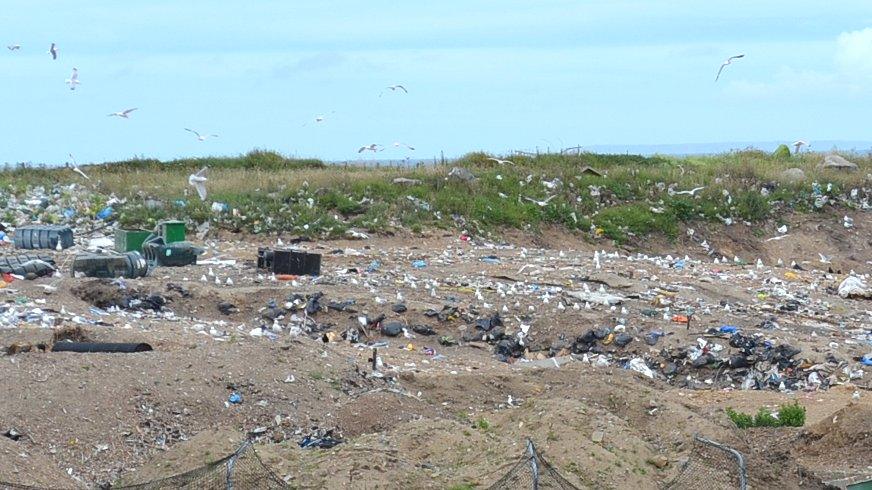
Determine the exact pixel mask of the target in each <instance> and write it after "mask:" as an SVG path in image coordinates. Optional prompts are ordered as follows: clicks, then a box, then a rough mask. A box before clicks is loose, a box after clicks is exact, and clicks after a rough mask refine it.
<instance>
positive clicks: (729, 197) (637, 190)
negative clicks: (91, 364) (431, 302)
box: [0, 150, 872, 244]
mask: <svg viewBox="0 0 872 490" xmlns="http://www.w3.org/2000/svg"><path fill="white" fill-rule="evenodd" d="M487 157H488V155H485V154H483V153H470V154H468V155H466V156H464V157H461V158H460V159H458V160H457V161H455V162H452V163H451V164H450V165H446V166H432V165H431V166H421V167H403V168H396V167H393V168H392V167H385V166H380V167H378V168H373V167H369V168H364V167H360V166H355V165H349V166H345V165H325V164H324V163H323V162H321V161H319V160H300V159H292V158H288V157H285V156H283V155H280V154H278V153H275V152H270V151H264V150H255V151H252V152H249V153H247V154H245V155H240V156H238V157H210V158H196V159H181V160H173V161H168V162H160V161H157V160H153V159H145V158H139V159H134V160H128V161H123V162H111V163H105V164H99V165H88V166H84V167H83V169H84V171H85V172H86V173H88V174H89V175H90V176H91V180H90V181H85V182H82V179H81V178H80V177H78V176H77V175H76V174H74V173H73V172H72V171H71V170H69V169H65V168H56V169H49V168H41V167H29V166H9V167H8V168H7V170H6V171H4V172H0V206H2V208H3V211H0V220H2V221H6V222H12V223H13V224H20V223H18V222H19V221H22V218H21V217H19V216H18V215H16V213H15V212H13V211H12V210H11V209H9V207H8V206H7V204H8V203H9V202H10V200H11V199H12V198H13V196H14V197H17V198H22V197H24V194H25V192H26V191H27V190H28V189H32V188H34V187H36V186H42V187H44V188H46V189H53V190H54V192H56V193H57V196H58V198H57V199H55V201H57V202H59V203H60V206H61V208H65V207H70V208H73V209H74V210H75V211H76V212H77V213H78V214H79V215H80V216H81V215H86V216H93V215H94V214H96V213H97V212H98V211H99V210H100V209H102V208H103V207H104V206H105V204H106V202H108V200H109V199H110V198H112V197H115V198H117V199H120V200H122V202H121V203H116V204H115V205H114V208H115V210H116V212H117V218H118V220H119V222H120V224H121V225H122V226H125V227H139V228H147V229H148V228H152V227H154V225H155V224H156V223H157V222H158V221H160V220H163V219H170V218H175V219H182V220H185V221H186V222H187V223H188V224H189V227H190V228H191V229H194V228H196V226H197V225H198V224H199V223H202V222H203V221H207V220H208V221H210V222H211V226H212V228H213V229H216V228H218V229H224V230H229V231H234V232H248V233H289V234H295V235H303V236H309V237H319V238H335V237H341V236H343V235H344V234H345V233H346V232H347V230H349V229H351V228H355V229H360V230H363V231H368V232H374V233H386V232H391V231H395V230H397V229H407V230H411V231H412V232H414V233H421V232H423V231H424V230H426V229H428V228H438V229H455V230H456V229H465V230H467V231H470V232H473V233H484V234H488V233H497V234H498V233H500V232H502V231H503V230H506V229H519V230H525V231H534V232H535V231H542V229H543V228H544V227H547V226H558V227H562V228H565V229H567V230H570V231H573V232H575V233H578V234H579V235H581V236H583V237H585V238H586V239H590V240H598V239H608V240H614V241H616V242H618V243H628V244H634V243H640V242H641V241H642V240H644V239H645V238H646V237H648V236H651V235H660V236H665V237H666V238H668V239H675V238H676V237H677V236H678V235H679V234H680V233H681V231H682V225H685V226H689V225H692V224H693V223H696V222H710V223H720V222H721V220H722V219H725V218H732V219H733V221H747V222H751V223H757V222H761V221H764V220H768V219H778V218H780V217H782V216H783V215H784V213H785V212H787V211H791V210H792V211H796V212H806V213H812V212H817V211H818V209H817V208H816V207H815V205H814V203H815V196H814V195H813V193H812V182H819V183H820V184H821V186H822V188H823V189H824V193H825V194H826V195H827V196H828V197H829V198H830V200H831V202H832V203H835V204H828V205H827V206H833V205H837V206H856V205H859V202H860V201H861V200H862V199H863V198H869V197H870V196H868V195H867V194H866V192H868V191H865V190H863V184H864V179H865V176H866V174H867V173H868V172H869V171H870V170H869V169H870V168H872V165H870V163H872V157H869V156H860V155H847V157H848V158H849V159H851V160H852V161H854V162H856V163H857V164H858V165H860V166H861V171H860V172H856V173H853V174H851V173H827V174H824V173H822V171H820V170H818V169H816V167H815V166H816V164H817V163H818V162H819V161H820V160H821V159H822V156H821V155H816V154H803V155H802V156H799V157H797V156H793V157H789V158H784V156H783V155H781V156H780V157H776V156H773V155H770V154H767V153H764V152H759V151H742V152H731V153H726V154H721V155H715V156H702V157H701V156H695V157H683V158H677V157H664V156H654V157H643V156H639V155H600V154H588V153H583V154H580V155H556V154H544V155H539V156H532V157H531V156H511V157H508V158H509V159H511V160H512V161H513V162H514V163H515V165H505V166H500V165H497V164H495V163H493V162H490V161H488V160H487ZM204 166H208V167H209V168H210V170H209V172H208V174H207V175H208V178H209V182H208V184H207V188H208V189H209V196H208V201H206V202H201V201H200V199H199V198H197V196H196V194H195V193H193V192H192V191H193V190H192V189H191V188H190V187H189V186H188V185H187V177H188V175H189V174H190V173H192V172H193V171H196V170H198V169H199V168H201V167H204ZM451 166H461V167H466V168H468V169H469V170H470V171H472V173H473V174H474V175H475V176H476V177H477V179H476V181H475V182H472V183H466V182H456V181H452V180H448V179H446V176H447V174H448V172H449V170H450V168H451ZM585 166H590V167H593V168H596V169H597V170H598V171H600V172H602V173H604V174H605V175H604V176H602V177H600V176H596V175H589V174H584V173H581V172H580V170H581V169H582V168H583V167H585ZM789 167H798V168H801V169H803V171H804V172H805V173H806V177H807V178H806V180H805V181H804V182H801V183H797V184H793V183H788V182H783V181H782V180H781V177H780V175H781V172H783V170H785V169H786V168H789ZM396 177H406V178H410V179H417V180H419V181H420V184H417V185H412V186H401V185H395V184H393V183H392V181H393V179H394V178H396ZM70 183H79V184H81V185H82V186H84V187H85V188H87V189H88V192H82V190H81V187H79V188H71V187H70V186H69V184H70ZM546 184H547V185H548V186H551V187H552V188H549V187H548V186H546ZM827 184H832V189H831V190H830V191H826V188H827ZM763 185H767V186H768V187H769V188H770V192H769V195H768V196H764V195H763V194H762V193H761V191H760V189H761V187H762V186H763ZM695 187H704V189H703V190H702V191H700V192H698V193H697V194H696V196H688V195H676V194H674V193H671V192H670V190H674V191H682V190H689V189H693V188H695ZM866 187H868V186H866ZM851 189H860V193H859V196H858V197H857V198H856V199H853V200H851V199H848V198H847V197H846V196H847V195H849V193H850V190H851ZM549 196H553V197H552V198H551V200H550V201H549V202H548V204H547V205H545V206H539V205H538V204H536V203H534V202H531V200H536V201H544V200H545V199H547V198H548V197H549ZM212 201H218V202H223V203H226V204H228V205H229V207H230V208H231V209H233V210H235V212H233V213H221V214H216V213H214V212H213V211H212V210H211V203H212ZM59 210H60V208H57V207H53V206H49V207H48V208H46V209H43V208H41V207H39V206H32V207H31V209H29V211H28V213H29V214H28V216H26V217H25V220H26V221H37V222H43V223H59V222H64V220H65V218H63V216H61V214H60V212H59Z"/></svg>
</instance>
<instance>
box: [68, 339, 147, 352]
mask: <svg viewBox="0 0 872 490" xmlns="http://www.w3.org/2000/svg"><path fill="white" fill-rule="evenodd" d="M51 350H52V352H121V353H131V352H148V351H150V350H153V349H152V348H151V346H150V345H148V344H146V343H144V342H141V343H138V344H136V343H129V344H124V343H106V342H58V343H56V344H55V345H54V346H52V348H51Z"/></svg>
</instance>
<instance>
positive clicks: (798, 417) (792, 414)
mask: <svg viewBox="0 0 872 490" xmlns="http://www.w3.org/2000/svg"><path fill="white" fill-rule="evenodd" d="M778 418H779V420H781V424H782V425H784V426H786V427H802V426H803V425H805V407H803V406H802V405H800V404H799V402H793V403H792V404H787V405H781V407H779V408H778Z"/></svg>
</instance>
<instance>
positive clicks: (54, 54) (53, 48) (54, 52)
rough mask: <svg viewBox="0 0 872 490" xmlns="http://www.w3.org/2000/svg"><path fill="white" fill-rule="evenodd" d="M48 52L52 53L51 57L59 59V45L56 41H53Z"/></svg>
mask: <svg viewBox="0 0 872 490" xmlns="http://www.w3.org/2000/svg"><path fill="white" fill-rule="evenodd" d="M48 53H49V54H50V55H51V59H53V60H56V59H58V47H57V45H56V44H55V43H51V47H50V48H48Z"/></svg>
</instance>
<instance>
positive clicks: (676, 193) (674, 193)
mask: <svg viewBox="0 0 872 490" xmlns="http://www.w3.org/2000/svg"><path fill="white" fill-rule="evenodd" d="M703 189H705V187H695V188H693V189H691V190H689V191H674V190H672V189H670V190H669V195H670V196H682V195H687V196H695V195H696V193H697V192H699V191H701V190H703Z"/></svg>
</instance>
